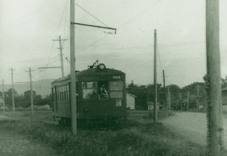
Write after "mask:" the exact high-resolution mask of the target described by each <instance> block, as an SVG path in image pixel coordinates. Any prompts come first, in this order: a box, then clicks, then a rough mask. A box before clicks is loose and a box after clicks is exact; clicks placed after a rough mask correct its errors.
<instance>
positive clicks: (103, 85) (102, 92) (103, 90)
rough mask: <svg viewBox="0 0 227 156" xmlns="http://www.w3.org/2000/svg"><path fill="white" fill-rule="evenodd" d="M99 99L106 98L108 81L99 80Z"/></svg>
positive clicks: (107, 96)
mask: <svg viewBox="0 0 227 156" xmlns="http://www.w3.org/2000/svg"><path fill="white" fill-rule="evenodd" d="M98 86H99V99H108V98H109V95H108V89H109V88H108V81H99V82H98Z"/></svg>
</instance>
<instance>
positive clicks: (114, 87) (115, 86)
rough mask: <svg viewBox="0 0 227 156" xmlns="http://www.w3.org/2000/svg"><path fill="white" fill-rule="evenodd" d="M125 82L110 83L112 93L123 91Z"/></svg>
mask: <svg viewBox="0 0 227 156" xmlns="http://www.w3.org/2000/svg"><path fill="white" fill-rule="evenodd" d="M122 90H123V82H122V81H111V82H110V91H122Z"/></svg>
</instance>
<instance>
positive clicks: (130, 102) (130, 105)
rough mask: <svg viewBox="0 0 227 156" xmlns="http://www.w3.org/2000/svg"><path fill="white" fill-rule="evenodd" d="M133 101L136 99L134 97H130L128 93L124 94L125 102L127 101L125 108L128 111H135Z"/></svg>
mask: <svg viewBox="0 0 227 156" xmlns="http://www.w3.org/2000/svg"><path fill="white" fill-rule="evenodd" d="M135 99H136V96H135V95H132V94H129V93H127V94H126V101H127V103H126V107H127V108H128V109H135Z"/></svg>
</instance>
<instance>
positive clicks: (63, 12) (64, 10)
mask: <svg viewBox="0 0 227 156" xmlns="http://www.w3.org/2000/svg"><path fill="white" fill-rule="evenodd" d="M66 6H67V0H65V7H64V9H63V11H62V13H61V17H60V21H59V24H58V27H57V32H56V36H57V34H58V32H59V29H60V25H61V23H62V19H63V15H64V14H65V12H66V9H67V7H66ZM54 45H55V42H53V43H52V46H51V50H50V53H49V56H48V59H47V63H46V66H49V61H50V57H51V55H52V52H53V48H54ZM45 75H46V72H44V74H43V77H45ZM42 86H43V82H42V83H41V85H40V87H39V89H38V91H40V90H41V87H42Z"/></svg>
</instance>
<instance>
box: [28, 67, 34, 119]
mask: <svg viewBox="0 0 227 156" xmlns="http://www.w3.org/2000/svg"><path fill="white" fill-rule="evenodd" d="M28 72H29V79H30V91H31V111H32V115H33V114H34V109H33V108H34V107H33V106H34V105H33V103H34V100H33V96H34V95H33V89H32V70H31V68H29V70H28Z"/></svg>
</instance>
